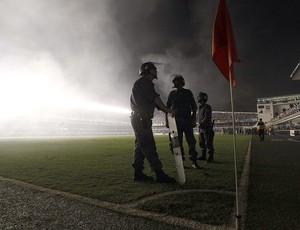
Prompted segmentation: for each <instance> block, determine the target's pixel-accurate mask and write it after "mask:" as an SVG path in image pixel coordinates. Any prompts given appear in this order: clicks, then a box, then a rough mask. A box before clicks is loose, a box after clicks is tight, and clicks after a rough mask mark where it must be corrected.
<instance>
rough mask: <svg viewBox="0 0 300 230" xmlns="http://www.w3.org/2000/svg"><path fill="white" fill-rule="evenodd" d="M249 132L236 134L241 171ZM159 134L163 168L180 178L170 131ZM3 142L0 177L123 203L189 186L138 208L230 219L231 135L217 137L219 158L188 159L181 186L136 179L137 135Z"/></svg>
mask: <svg viewBox="0 0 300 230" xmlns="http://www.w3.org/2000/svg"><path fill="white" fill-rule="evenodd" d="M250 138H251V136H237V164H238V175H239V177H240V174H241V171H242V167H243V163H244V160H245V155H246V152H247V147H248V143H249V140H250ZM155 139H156V143H157V150H158V153H159V157H160V159H161V161H162V163H163V168H164V171H165V172H166V173H167V174H169V175H170V176H173V177H175V178H177V174H176V168H175V162H174V158H173V156H172V154H171V153H170V151H169V149H168V136H166V135H162V136H155ZM0 146H1V149H0V176H2V177H7V178H12V179H17V180H21V181H25V182H28V183H31V184H35V185H39V186H42V187H46V188H51V189H55V190H60V191H65V192H69V193H73V194H79V195H82V196H86V197H90V198H94V199H98V200H101V201H107V202H113V203H119V204H128V203H131V202H135V201H139V200H141V199H143V198H146V197H150V196H152V195H155V194H162V193H165V192H173V191H187V192H186V193H174V194H170V195H167V196H164V197H158V198H157V199H152V200H151V201H148V202H147V201H146V202H140V203H139V204H137V205H136V207H135V208H138V209H142V210H147V211H153V212H158V213H166V214H169V215H173V216H178V217H184V218H188V219H192V220H197V221H201V222H202V221H203V223H207V224H214V225H224V224H229V222H230V221H231V219H232V218H231V217H230V215H231V214H232V212H233V210H234V202H235V197H234V195H233V193H234V191H235V183H234V161H233V144H232V136H229V135H224V136H216V137H215V150H216V154H215V162H213V163H211V164H207V163H204V162H200V167H201V169H199V170H197V169H192V168H191V167H190V166H191V163H190V162H189V161H188V160H187V161H185V163H184V164H185V166H186V167H187V169H186V170H185V171H186V178H187V183H186V184H185V185H183V186H180V185H179V184H178V183H175V184H156V183H154V182H153V183H140V182H134V181H132V175H133V169H132V167H131V164H132V154H133V153H132V152H133V146H134V137H133V136H104V137H61V138H58V137H57V138H54V137H53V138H46V137H45V138H2V139H0ZM197 148H198V151H199V152H200V150H199V147H198V146H197ZM185 149H186V150H187V146H185ZM145 167H146V168H145V173H146V174H148V175H153V176H154V173H153V172H151V170H150V168H149V164H148V162H145ZM205 189H209V190H211V191H215V192H205V191H204V190H205ZM189 191H190V192H189ZM218 191H220V192H222V193H219V192H218Z"/></svg>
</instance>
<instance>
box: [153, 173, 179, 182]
mask: <svg viewBox="0 0 300 230" xmlns="http://www.w3.org/2000/svg"><path fill="white" fill-rule="evenodd" d="M155 174H156V180H155V181H156V183H174V182H176V180H175V179H174V178H172V177H169V176H168V175H167V174H165V173H164V171H162V170H159V171H155Z"/></svg>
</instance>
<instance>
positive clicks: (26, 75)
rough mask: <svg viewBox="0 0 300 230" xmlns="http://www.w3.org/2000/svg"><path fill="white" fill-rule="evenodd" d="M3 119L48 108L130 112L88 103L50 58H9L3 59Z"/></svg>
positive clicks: (0, 68)
mask: <svg viewBox="0 0 300 230" xmlns="http://www.w3.org/2000/svg"><path fill="white" fill-rule="evenodd" d="M0 61H1V65H0V119H6V118H10V119H11V118H14V117H21V116H37V114H36V112H37V111H43V112H44V114H46V113H47V109H48V108H54V107H55V108H56V107H60V108H63V109H66V108H76V109H89V110H97V111H105V112H113V113H125V114H126V113H129V112H130V111H129V110H128V109H126V108H121V107H115V106H107V105H102V104H98V103H95V102H90V101H88V100H85V99H84V97H83V96H82V95H79V94H78V93H76V92H75V91H74V90H73V91H72V89H71V88H72V87H69V86H67V83H66V82H64V80H63V73H62V71H61V68H60V66H59V65H58V64H57V63H56V62H55V61H54V60H53V58H51V57H49V56H48V55H43V56H42V57H40V58H39V59H36V60H30V61H29V60H27V59H25V58H7V59H6V60H0Z"/></svg>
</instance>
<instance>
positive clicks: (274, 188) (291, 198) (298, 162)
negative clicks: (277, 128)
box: [246, 136, 300, 230]
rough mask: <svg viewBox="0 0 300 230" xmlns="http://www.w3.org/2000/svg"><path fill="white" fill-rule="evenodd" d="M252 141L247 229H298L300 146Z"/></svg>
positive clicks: (278, 139)
mask: <svg viewBox="0 0 300 230" xmlns="http://www.w3.org/2000/svg"><path fill="white" fill-rule="evenodd" d="M287 139H289V137H276V136H267V137H266V140H265V141H264V142H259V140H258V137H257V136H256V137H254V138H253V141H252V156H251V166H250V187H249V195H248V212H247V218H246V229H248V230H256V229H262V230H263V229H272V230H277V229H278V230H281V229H300V208H299V207H300V152H299V149H300V142H299V141H298V142H295V141H290V140H287Z"/></svg>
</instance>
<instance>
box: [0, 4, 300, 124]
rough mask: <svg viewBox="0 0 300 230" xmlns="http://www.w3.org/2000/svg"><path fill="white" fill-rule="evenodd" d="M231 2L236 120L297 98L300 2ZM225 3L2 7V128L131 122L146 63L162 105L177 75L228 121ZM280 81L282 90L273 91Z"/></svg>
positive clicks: (0, 47)
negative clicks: (215, 42)
mask: <svg viewBox="0 0 300 230" xmlns="http://www.w3.org/2000/svg"><path fill="white" fill-rule="evenodd" d="M227 2H228V7H229V10H230V13H231V18H232V22H233V27H234V33H235V35H236V36H235V37H236V43H237V48H238V51H239V55H240V58H241V60H242V63H235V70H236V72H235V74H236V78H237V79H236V80H237V87H236V89H234V99H235V105H236V110H237V111H255V109H256V98H257V97H263V96H276V95H281V94H282V95H285V94H293V93H298V91H297V90H298V88H299V87H298V86H297V85H296V84H295V83H289V82H287V81H288V80H289V75H290V72H289V71H292V70H293V69H294V67H295V65H296V64H297V63H298V62H299V45H298V38H299V36H297V34H296V33H298V32H297V31H300V28H299V25H300V24H299V23H298V22H299V20H298V17H299V12H298V11H296V9H297V7H296V6H297V2H298V1H294V0H293V1H290V2H289V4H284V5H282V4H280V3H279V2H276V1H275V2H273V4H272V6H270V4H269V3H268V2H267V1H261V2H259V3H257V2H255V1H251V0H249V1H241V2H236V1H227ZM217 3H218V1H217V0H214V1H211V0H191V1H183V0H176V1H174V0H163V1H162V0H151V1H140V0H122V1H119V0H86V1H83V0H64V1H61V0H51V1H41V0H26V1H21V0H1V1H0V28H1V30H0V96H1V98H0V103H1V107H0V123H1V122H2V123H3V122H4V120H5V119H6V120H7V121H11V120H12V119H14V118H15V119H20V120H25V118H26V119H30V120H33V118H34V119H49V118H51V117H52V118H54V117H63V116H65V117H72V119H73V118H75V117H76V116H78V117H79V116H87V114H89V115H91V114H92V115H91V116H94V117H95V118H97V117H98V118H99V119H101V118H103V117H105V116H114V115H112V114H123V115H124V116H125V114H126V116H127V118H126V119H128V113H129V108H130V105H129V97H130V93H131V88H132V85H133V83H134V81H135V80H136V79H137V78H138V77H139V75H138V69H139V67H140V65H141V64H142V62H145V61H153V62H155V63H161V64H158V65H157V67H158V80H155V81H154V83H155V85H156V89H157V91H158V92H159V93H160V94H161V97H162V99H163V101H165V100H166V98H167V95H168V94H169V92H170V91H171V90H172V86H173V84H172V79H171V78H170V76H171V74H173V73H178V74H182V76H183V77H184V78H185V82H186V88H189V89H191V90H192V92H193V93H194V96H195V97H196V96H197V95H198V93H199V92H200V91H203V92H206V93H208V97H209V103H210V104H211V105H212V107H213V109H214V110H225V111H229V110H230V98H229V84H228V81H227V80H226V79H225V78H224V77H223V76H222V75H221V74H220V72H219V70H218V69H217V67H216V66H215V64H214V63H213V62H212V60H211V33H212V26H213V20H214V16H215V11H216V7H217ZM273 6H274V8H272V9H274V10H272V9H271V7H273ZM266 9H268V11H266ZM268 12H272V17H270V16H269V14H268V15H267V13H268ZM286 12H288V14H287V15H285V13H286ZM265 17H267V19H268V20H265ZM275 25H276V26H275ZM279 26H280V27H279ZM266 28H267V29H266ZM275 32H276V33H275ZM277 36H278V37H277ZM279 36H280V37H279ZM272 41H274V43H271V42H272ZM274 47H276V49H274ZM272 53H273V54H274V55H271V54H272ZM276 55H277V56H276ZM278 55H279V56H278ZM278 60H284V61H280V62H279V61H278ZM275 63H276V64H275ZM285 77H286V79H285ZM274 79H276V82H280V83H278V84H277V83H276V84H270V82H273V80H274ZM257 82H260V84H257ZM282 86H286V87H282ZM123 115H122V116H123ZM128 120H129V119H128Z"/></svg>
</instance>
